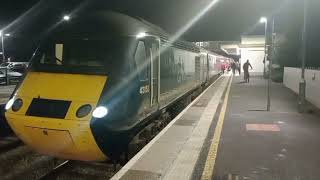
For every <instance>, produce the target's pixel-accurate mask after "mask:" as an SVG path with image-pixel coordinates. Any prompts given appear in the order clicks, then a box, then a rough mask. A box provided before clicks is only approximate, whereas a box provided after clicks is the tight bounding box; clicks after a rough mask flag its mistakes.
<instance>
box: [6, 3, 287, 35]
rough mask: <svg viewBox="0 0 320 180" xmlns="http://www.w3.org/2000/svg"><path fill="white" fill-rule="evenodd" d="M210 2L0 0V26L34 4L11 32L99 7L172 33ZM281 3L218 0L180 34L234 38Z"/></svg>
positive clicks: (261, 29) (260, 26) (258, 30)
mask: <svg viewBox="0 0 320 180" xmlns="http://www.w3.org/2000/svg"><path fill="white" fill-rule="evenodd" d="M210 2H211V0H196V1H195V0H108V1H106V0H105V1H103V0H100V1H99V0H96V1H81V0H67V1H63V0H52V1H49V0H42V1H39V0H23V1H21V0H10V1H9V0H2V3H1V4H2V5H1V10H0V13H1V14H0V23H1V27H4V26H5V25H7V24H8V23H10V22H12V21H14V20H15V19H16V18H18V17H19V16H20V15H22V14H23V13H24V12H25V11H27V10H28V9H30V8H32V7H34V9H33V10H32V11H30V12H29V13H28V14H27V16H25V18H24V19H23V20H22V21H20V22H17V23H16V25H17V27H15V28H14V30H13V31H17V29H23V30H26V29H29V28H30V27H29V26H32V27H34V26H35V25H34V24H36V25H39V22H41V23H40V24H42V21H46V20H45V19H46V18H49V17H50V16H56V18H58V17H59V16H61V15H59V13H61V14H63V13H64V12H66V13H68V12H71V11H72V9H77V7H79V6H80V7H95V8H96V7H99V8H101V9H102V8H104V9H112V10H116V11H120V12H123V13H126V14H129V15H132V16H140V17H142V18H144V19H146V20H148V21H150V22H152V23H154V24H156V25H158V26H160V27H162V28H163V29H165V30H166V31H168V32H169V33H172V34H173V33H175V32H176V31H178V30H179V29H180V28H181V27H183V26H184V25H185V24H186V23H187V22H188V21H189V20H190V19H191V18H192V17H194V16H195V15H196V14H197V13H199V12H200V11H202V10H203V9H204V8H205V7H206V6H207V5H208V4H209V3H210ZM283 2H284V0H268V1H266V0H236V1H235V0H220V2H219V3H217V5H216V6H215V7H213V8H212V9H211V10H210V11H209V12H208V13H206V14H205V15H204V16H203V17H202V18H201V19H199V21H198V22H197V23H195V24H194V26H193V27H192V28H191V29H190V30H189V31H188V32H186V34H185V35H184V37H185V38H186V39H188V40H192V41H201V40H237V39H239V37H240V34H242V33H244V32H247V31H248V30H252V27H253V26H254V25H255V24H256V22H257V21H258V20H259V18H260V16H263V15H269V14H271V13H272V12H274V11H277V8H278V7H279V6H280V5H281V4H283ZM37 3H38V4H37ZM92 9H94V8H92ZM50 18H51V17H50ZM43 24H44V26H45V23H43ZM23 30H22V31H23ZM254 30H256V32H258V33H260V32H263V26H262V25H259V26H258V27H257V28H256V29H254Z"/></svg>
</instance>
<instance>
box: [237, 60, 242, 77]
mask: <svg viewBox="0 0 320 180" xmlns="http://www.w3.org/2000/svg"><path fill="white" fill-rule="evenodd" d="M236 68H237V71H238V72H239V76H240V75H241V65H240V62H239V61H237V62H236Z"/></svg>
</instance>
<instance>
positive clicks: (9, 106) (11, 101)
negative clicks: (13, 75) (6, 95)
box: [5, 98, 14, 110]
mask: <svg viewBox="0 0 320 180" xmlns="http://www.w3.org/2000/svg"><path fill="white" fill-rule="evenodd" d="M13 103H14V98H12V99H10V100H9V101H8V102H7V104H6V107H5V109H6V110H9V109H10V108H11V107H12V105H13Z"/></svg>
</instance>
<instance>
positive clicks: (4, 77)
mask: <svg viewBox="0 0 320 180" xmlns="http://www.w3.org/2000/svg"><path fill="white" fill-rule="evenodd" d="M8 71H9V70H8V68H7V67H0V84H5V85H9V84H10V76H9V75H8Z"/></svg>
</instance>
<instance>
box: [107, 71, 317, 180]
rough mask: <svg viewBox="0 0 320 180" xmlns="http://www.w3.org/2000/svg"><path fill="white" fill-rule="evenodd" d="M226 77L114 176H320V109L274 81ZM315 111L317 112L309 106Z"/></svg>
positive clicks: (243, 179)
mask: <svg viewBox="0 0 320 180" xmlns="http://www.w3.org/2000/svg"><path fill="white" fill-rule="evenodd" d="M242 78H243V77H242V76H233V77H232V76H231V75H223V76H222V77H220V78H219V79H218V80H217V81H216V82H215V83H213V84H212V85H211V86H210V87H209V88H207V89H206V91H204V92H203V93H202V94H201V95H200V96H199V97H198V98H197V99H195V100H194V101H193V102H192V103H191V104H190V105H189V106H188V107H187V108H186V109H185V110H183V111H182V112H181V113H180V114H179V115H178V116H177V117H176V118H175V119H174V120H172V121H171V123H170V124H169V125H168V126H167V127H166V128H165V129H164V130H163V131H161V132H160V133H159V134H158V135H157V136H156V137H155V138H154V139H153V140H152V141H151V142H150V143H149V144H148V145H146V146H145V147H144V148H143V149H142V150H141V151H140V152H139V153H138V154H137V155H136V156H135V157H133V158H132V159H131V160H130V161H129V162H128V163H127V164H126V165H125V166H124V167H123V168H122V169H121V170H120V171H119V172H118V173H117V174H116V175H115V176H114V177H113V178H112V179H113V180H117V179H121V180H125V179H139V180H140V179H149V180H150V179H183V180H185V179H214V180H278V179H279V180H280V179H281V180H283V179H284V180H304V179H307V180H313V179H318V178H319V177H320V171H319V162H320V156H319V155H318V152H319V151H320V141H318V138H319V136H320V114H319V112H318V110H317V109H313V111H312V113H305V114H300V113H298V107H297V95H296V94H294V93H293V92H292V91H291V90H289V89H287V88H286V87H284V86H283V85H282V84H277V83H272V86H271V92H272V93H271V111H270V112H268V111H265V110H266V100H267V99H266V98H267V81H266V80H264V79H263V78H262V77H252V79H251V81H250V83H243V82H242ZM310 112H311V111H310Z"/></svg>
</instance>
